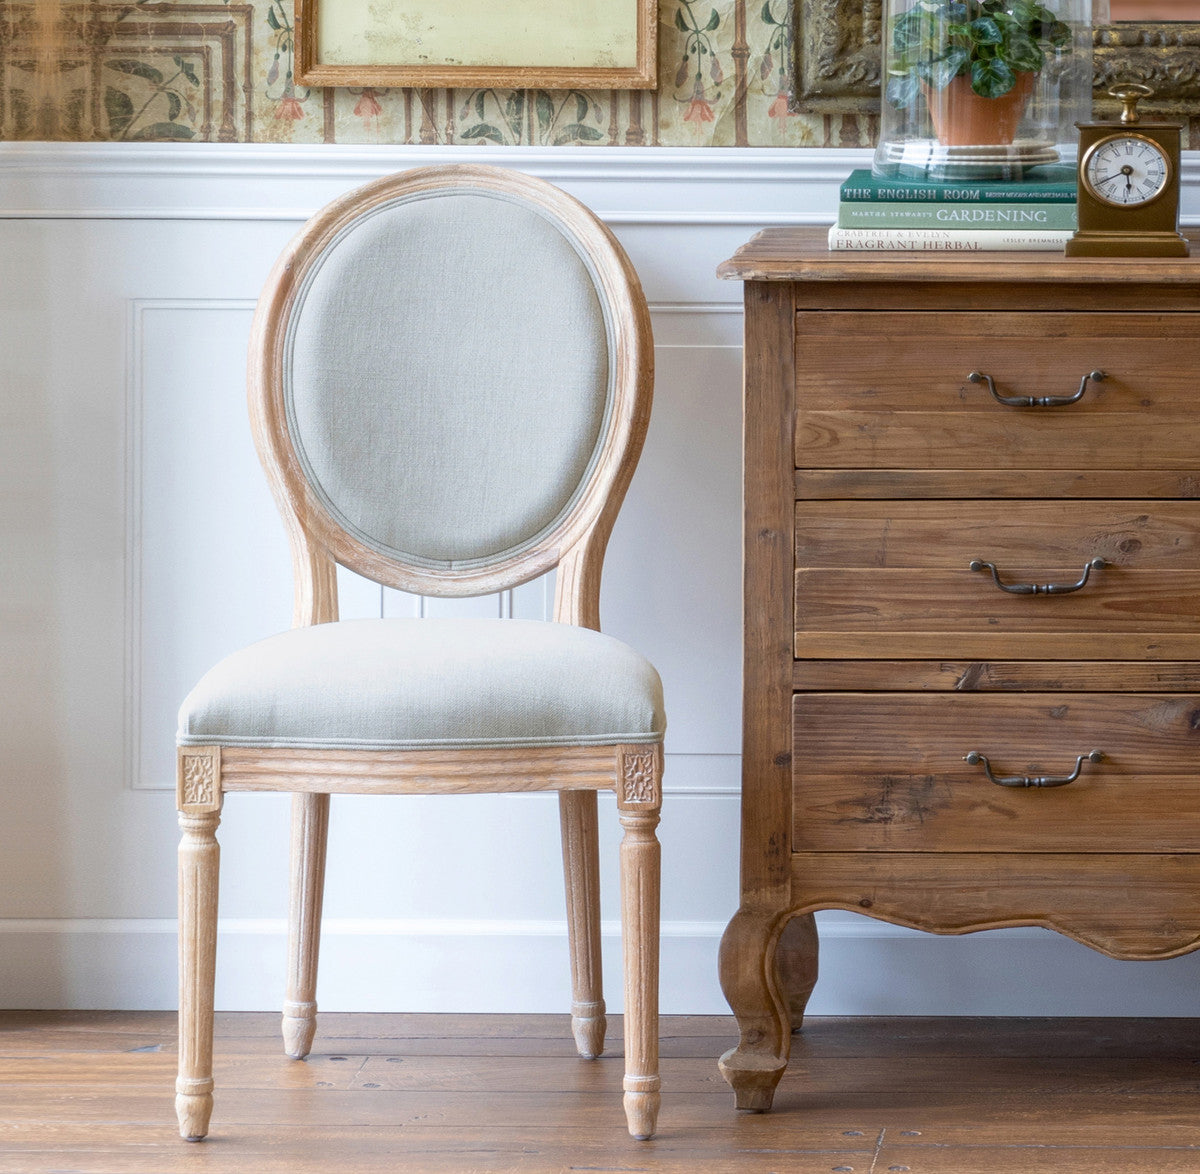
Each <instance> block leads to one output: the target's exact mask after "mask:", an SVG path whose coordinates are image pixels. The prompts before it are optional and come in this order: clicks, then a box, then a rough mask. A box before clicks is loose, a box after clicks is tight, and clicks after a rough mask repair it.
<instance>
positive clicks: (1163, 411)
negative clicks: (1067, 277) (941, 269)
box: [795, 311, 1200, 470]
mask: <svg viewBox="0 0 1200 1174" xmlns="http://www.w3.org/2000/svg"><path fill="white" fill-rule="evenodd" d="M1197 369H1200V315H1195V314H1160V313H1141V314H1116V313H1095V314H1090V313H1045V314H1020V313H994V314H971V313H947V314H943V313H936V314H934V313H928V312H926V313H896V312H854V311H805V312H803V313H801V314H799V315H798V317H797V328H796V382H797V416H796V453H795V459H796V466H797V467H798V468H811V469H838V468H850V469H1047V468H1049V469H1054V468H1059V469H1061V468H1071V469H1081V470H1086V469H1173V468H1177V467H1184V468H1187V467H1190V466H1192V465H1193V464H1194V463H1195V458H1196V447H1197V446H1196V440H1195V399H1196V392H1195V372H1196V370H1197ZM1093 371H1102V372H1104V373H1105V375H1106V377H1105V379H1104V380H1103V381H1102V382H1099V383H1095V382H1090V381H1089V383H1088V385H1087V388H1086V390H1085V392H1084V394H1083V396H1082V398H1081V399H1080V400H1079V401H1078V402H1076V403H1073V404H1069V405H1067V406H1063V407H1047V408H1031V407H1009V406H1005V405H1003V404H1000V403H998V402H996V400H995V399H994V398H993V396H992V394H991V393H990V392H989V390H988V388H987V386H986V385H985V384H984V383H982V382H980V383H972V382H970V381H969V380H968V376H969V375H970V374H971V373H972V372H978V373H980V374H985V375H989V376H991V378H992V379H993V381H994V383H995V387H996V392H997V394H999V395H1002V396H1005V397H1014V396H1016V397H1025V396H1032V397H1045V396H1070V395H1073V394H1074V393H1075V392H1076V391H1077V390H1078V389H1079V386H1080V383H1081V380H1082V379H1083V378H1084V376H1086V375H1088V374H1089V373H1090V372H1093Z"/></svg>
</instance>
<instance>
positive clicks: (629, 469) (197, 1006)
mask: <svg viewBox="0 0 1200 1174" xmlns="http://www.w3.org/2000/svg"><path fill="white" fill-rule="evenodd" d="M463 189H473V190H478V191H484V192H495V193H499V194H502V195H508V196H514V197H517V198H519V199H521V200H523V201H525V202H527V203H530V204H533V205H535V206H537V207H538V208H539V209H540V210H541V212H542V214H543V215H545V216H546V217H547V218H548V219H551V220H552V221H555V222H557V223H559V224H560V225H562V226H563V228H564V230H566V231H568V232H569V233H570V234H571V235H572V236H573V238H574V239H575V241H576V242H577V245H578V247H579V248H580V249H581V250H582V252H583V253H584V254H585V255H586V258H587V260H588V264H589V269H590V271H591V272H592V273H594V274H595V278H596V280H597V282H598V284H599V285H600V287H601V290H600V296H601V297H602V298H603V300H604V302H605V305H606V308H607V310H608V312H609V313H610V314H611V319H612V323H613V326H612V335H613V340H612V344H611V346H612V349H611V351H610V360H611V366H612V374H611V379H612V383H611V396H612V401H611V406H610V411H609V414H608V424H607V427H606V431H605V434H604V440H603V443H602V445H601V448H600V451H599V454H598V456H597V458H596V460H595V461H594V463H593V464H592V466H591V467H590V468H589V471H588V474H587V479H586V481H585V482H584V483H583V484H582V485H581V487H580V492H579V493H578V495H577V497H576V499H575V502H574V504H573V505H572V507H571V509H570V510H569V511H568V512H567V513H566V514H565V515H564V517H563V518H562V519H561V520H560V521H559V522H558V523H557V524H556V525H555V526H554V527H553V528H551V529H550V530H549V531H548V532H547V533H545V534H544V535H542V536H541V537H540V538H539V539H538V541H537V542H534V543H530V544H528V545H527V546H526V547H525V548H524V549H523V551H522V552H521V553H520V554H519V555H513V556H510V557H509V558H507V559H504V560H502V561H500V562H498V563H496V564H494V565H493V566H490V567H488V568H486V569H485V570H483V571H479V570H472V571H462V570H460V569H458V568H447V569H444V570H441V571H436V572H434V571H428V570H425V569H422V568H419V567H415V566H409V565H406V564H404V563H403V562H401V561H400V560H396V559H390V558H387V557H384V556H382V555H380V554H378V553H377V552H375V551H374V550H372V549H371V548H369V547H367V546H365V545H364V544H363V543H361V542H360V541H358V540H357V539H356V538H354V537H353V536H352V535H350V534H349V533H348V532H347V531H345V530H343V529H342V528H341V527H340V526H339V525H338V524H337V522H336V521H335V520H334V519H333V517H332V516H331V515H330V514H329V513H328V512H327V511H326V510H325V508H324V507H323V505H322V503H321V502H320V501H319V500H318V499H317V497H316V495H315V493H314V492H313V488H312V486H311V485H310V484H309V482H308V480H307V479H306V478H305V477H304V476H303V474H302V472H301V469H300V462H299V458H298V456H297V453H296V450H295V448H294V445H293V441H292V437H291V436H290V434H289V432H288V427H287V419H286V413H285V410H284V369H285V365H284V340H285V338H286V335H287V328H288V322H289V320H290V318H291V316H292V314H293V313H294V310H295V303H296V297H297V295H298V291H299V290H300V289H302V288H303V285H304V281H305V278H306V275H307V273H308V271H309V270H310V268H311V267H312V266H313V265H314V264H317V263H319V261H320V260H321V259H322V257H323V255H324V254H325V252H326V251H327V250H328V249H329V248H330V246H331V243H332V242H333V241H334V240H335V239H336V238H337V237H338V236H340V235H341V234H342V233H344V231H345V230H346V229H347V228H348V227H349V226H351V225H353V224H354V223H355V222H357V221H358V220H359V219H360V218H361V217H364V216H369V215H371V214H372V213H373V212H374V211H375V210H376V209H378V208H379V207H380V206H382V205H383V204H385V203H387V202H390V201H392V200H395V199H399V198H403V197H405V196H413V195H417V194H423V195H430V194H432V193H436V192H438V191H460V190H463ZM247 382H248V400H249V408H250V425H251V431H252V433H253V436H254V441H255V447H256V448H257V450H258V454H259V458H260V460H261V461H262V464H263V468H264V471H265V472H266V475H267V480H268V482H269V483H270V486H271V489H272V492H273V493H274V496H275V500H276V504H277V505H278V506H279V510H280V513H281V515H282V517H283V521H284V527H285V529H286V531H287V534H288V540H289V545H290V546H291V552H292V573H293V579H294V591H295V593H294V604H293V613H292V624H293V626H294V627H306V626H309V625H314V624H324V623H332V622H335V621H336V620H337V619H338V581H337V566H338V565H339V564H340V565H342V566H346V567H349V568H351V569H353V570H355V571H357V572H359V573H361V574H362V575H364V576H365V577H367V578H369V579H370V580H372V581H373V582H377V583H380V584H382V585H384V586H385V587H390V588H392V589H394V590H404V591H408V592H422V591H424V592H427V593H435V594H439V593H444V594H447V595H470V594H478V593H481V592H487V591H509V590H511V589H512V587H513V586H515V585H517V584H519V583H523V582H525V581H527V580H529V579H530V578H532V577H534V576H536V575H539V574H544V573H545V572H547V571H548V570H550V569H552V568H556V572H555V604H554V621H555V622H560V623H570V624H576V625H579V626H581V627H588V628H597V629H598V628H599V626H600V578H601V571H602V567H603V561H604V552H605V548H606V546H607V544H608V538H609V535H610V534H611V531H612V527H613V523H614V521H615V519H616V515H617V512H618V510H619V508H620V506H621V502H622V500H623V498H624V496H625V491H626V490H627V488H628V486H629V482H630V480H631V479H632V477H633V471H634V469H635V467H636V465H637V461H638V457H639V456H640V454H641V449H642V444H643V442H644V439H645V434H646V429H647V427H648V424H649V418H650V401H651V397H652V393H653V383H654V366H653V351H652V342H651V333H650V319H649V312H648V310H647V307H646V302H645V298H644V296H643V294H642V291H641V286H640V284H639V282H638V278H637V274H636V273H635V272H634V270H633V268H632V266H631V265H630V263H629V260H628V258H627V257H626V256H625V254H624V252H623V251H622V250H621V248H620V246H619V245H618V244H617V243H616V240H615V238H614V237H613V236H612V234H611V233H610V232H609V231H608V230H607V229H606V228H605V227H604V226H603V225H602V224H601V223H600V222H599V221H597V220H596V219H595V217H594V216H593V215H592V214H591V213H590V212H588V210H587V209H586V208H584V207H583V206H582V205H581V204H579V203H578V202H577V201H575V200H573V199H571V198H570V197H568V196H566V195H565V194H564V193H563V192H561V191H559V190H558V189H556V188H554V187H552V186H550V185H548V184H545V183H543V182H541V181H539V180H530V179H528V178H526V177H525V176H522V175H519V174H517V173H514V172H510V171H505V170H500V169H497V168H495V167H476V166H465V165H458V166H449V167H441V168H424V169H420V170H416V171H412V172H406V173H402V174H400V175H397V176H393V177H387V178H385V179H383V180H379V181H377V182H375V183H373V184H369V185H367V186H366V187H364V188H362V189H359V190H358V191H356V192H353V193H351V194H350V195H348V196H346V197H344V198H342V199H340V200H338V201H335V202H334V203H333V204H332V205H330V206H329V207H328V208H326V209H324V210H323V211H322V212H320V213H319V214H318V215H317V216H315V217H313V218H312V219H311V220H310V221H309V222H308V223H307V224H306V225H305V227H304V229H303V230H302V231H301V232H300V233H299V234H298V235H297V237H296V238H295V240H294V241H293V242H292V243H291V245H289V247H288V248H287V249H285V250H284V252H283V253H282V254H281V255H280V258H279V260H278V261H277V262H276V264H275V266H274V268H273V269H272V271H271V273H270V275H269V276H268V278H267V284H266V287H265V288H264V291H263V294H262V296H261V297H260V299H259V303H258V308H257V309H256V311H255V317H254V323H253V325H252V327H251V332H250V358H249V370H248V381H247ZM178 760H179V767H178V787H179V792H178V805H179V808H180V813H181V820H184V821H185V822H184V832H185V834H184V839H183V842H182V843H181V846H180V871H179V884H180V905H181V908H183V909H187V910H188V911H189V916H188V918H187V919H186V920H185V919H183V918H181V938H180V940H181V946H180V1007H179V1036H180V1061H179V1064H180V1067H179V1083H178V1086H177V1091H178V1099H177V1104H176V1111H177V1114H178V1117H179V1127H180V1134H181V1136H183V1137H184V1138H186V1139H188V1140H191V1141H195V1140H198V1139H200V1138H202V1137H204V1136H205V1135H206V1133H207V1131H208V1119H209V1116H210V1115H211V1112H212V1095H211V1085H212V1079H211V1064H212V1019H213V991H214V984H215V969H214V959H215V949H216V924H217V905H216V868H217V858H218V857H217V848H216V839H215V835H214V833H215V826H216V825H215V814H214V815H213V817H212V818H211V819H209V818H208V813H209V812H210V811H211V812H214V813H215V811H216V810H219V806H220V802H221V796H222V793H223V791H224V790H230V791H232V790H239V789H240V790H267V791H270V790H288V791H291V792H293V794H294V799H293V817H292V851H291V856H292V869H291V873H292V896H291V919H290V932H289V951H288V953H289V960H288V991H287V998H286V1000H285V1003H284V1013H283V1033H284V1044H285V1050H286V1051H287V1053H288V1054H289V1055H291V1056H293V1057H296V1058H303V1057H304V1056H306V1055H307V1054H308V1052H309V1050H310V1048H311V1047H312V1040H313V1035H314V1033H315V1030H316V981H317V959H318V953H319V947H320V919H321V908H322V899H323V898H322V891H323V883H324V874H325V860H326V838H327V829H328V815H329V795H330V794H331V793H335V792H336V793H355V792H358V793H362V792H364V791H365V792H373V793H375V794H410V795H411V794H422V795H430V794H447V793H451V794H479V793H481V792H488V791H499V792H511V791H536V790H546V789H554V790H557V791H559V792H560V799H559V802H560V808H561V811H562V832H563V835H562V851H563V861H564V872H565V875H566V888H567V904H568V922H569V926H570V933H569V948H570V951H571V954H572V980H573V981H572V987H573V994H574V996H575V998H574V1001H573V1007H572V1026H573V1029H574V1033H575V1036H576V1040H577V1044H578V1048H579V1051H580V1053H581V1054H582V1055H583V1056H584V1057H586V1058H593V1057H594V1056H596V1055H598V1054H599V1052H600V1050H601V1049H602V1047H603V1036H604V1009H603V997H602V994H601V987H600V967H599V947H600V933H599V925H600V899H599V866H598V859H599V849H598V829H597V821H596V818H595V813H596V802H595V794H594V792H595V790H609V789H612V790H615V791H616V795H617V806H618V809H619V811H620V813H621V815H620V820H621V824H622V826H623V827H624V828H625V837H624V839H623V841H622V845H621V850H620V861H621V888H622V901H621V925H622V945H623V950H624V960H625V1000H624V1006H625V1023H626V1030H625V1073H626V1074H625V1085H624V1087H625V1096H624V1104H625V1114H626V1119H627V1124H628V1128H629V1132H630V1133H631V1134H632V1135H633V1136H634V1137H636V1138H638V1139H642V1140H644V1139H646V1138H649V1137H652V1136H653V1134H654V1131H655V1124H656V1121H657V1117H658V1110H659V1104H660V1095H659V1076H658V932H659V916H660V914H659V890H660V854H659V846H658V841H657V839H656V837H655V834H654V829H655V827H656V826H657V824H658V819H659V809H660V808H661V805H662V769H663V762H662V747H661V745H658V744H646V745H640V744H639V745H630V746H617V747H613V746H607V747H598V746H578V747H572V746H564V747H555V748H553V749H549V750H543V749H539V748H534V749H527V750H514V749H503V750H476V749H465V750H440V751H412V750H401V751H351V752H346V751H326V750H310V751H290V750H282V751H281V750H277V749H265V750H264V749H258V748H254V749H246V748H241V749H238V750H236V751H233V750H231V751H230V752H229V753H223V752H221V751H219V750H217V751H214V752H212V753H208V752H207V748H202V749H200V750H197V749H195V748H192V747H188V746H181V747H180V748H179V751H178ZM582 787H589V788H592V794H591V795H590V801H585V800H584V799H583V798H582V797H581V796H580V795H579V794H578V793H577V791H578V789H579V788H582ZM200 812H203V813H204V814H205V819H206V822H204V823H203V826H202V827H201V826H199V825H197V824H195V817H196V816H197V814H198V813H200Z"/></svg>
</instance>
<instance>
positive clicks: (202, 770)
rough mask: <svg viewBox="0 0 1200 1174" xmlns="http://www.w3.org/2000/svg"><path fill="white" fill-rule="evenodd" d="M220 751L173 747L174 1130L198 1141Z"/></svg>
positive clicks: (204, 1098) (209, 1029)
mask: <svg viewBox="0 0 1200 1174" xmlns="http://www.w3.org/2000/svg"><path fill="white" fill-rule="evenodd" d="M220 769H221V768H220V751H219V750H218V749H216V748H201V747H187V748H183V749H181V750H180V753H179V828H180V831H181V832H182V836H181V838H180V841H179V1074H178V1077H177V1079H176V1081H175V1115H176V1116H177V1117H178V1119H179V1135H180V1136H181V1137H183V1138H185V1139H186V1140H188V1141H199V1140H200V1139H201V1138H203V1137H204V1136H205V1135H206V1134H207V1133H208V1122H209V1118H210V1117H211V1116H212V1106H213V1098H212V1091H213V1079H212V1050H213V988H214V985H215V983H216V965H217V881H218V873H219V866H220V856H221V850H220V848H219V847H218V846H217V837H216V831H217V825H218V824H219V823H220V822H221V793H220V785H219V780H220Z"/></svg>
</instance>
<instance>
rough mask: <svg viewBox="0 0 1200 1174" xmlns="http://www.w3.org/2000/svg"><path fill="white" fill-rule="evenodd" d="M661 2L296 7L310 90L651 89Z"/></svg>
mask: <svg viewBox="0 0 1200 1174" xmlns="http://www.w3.org/2000/svg"><path fill="white" fill-rule="evenodd" d="M657 31H658V4H657V2H656V0H553V2H552V3H551V2H550V0H499V2H497V0H371V3H369V4H368V3H364V0H296V80H297V81H298V82H300V83H301V84H302V85H306V86H376V87H380V88H384V87H388V86H416V87H432V88H437V89H442V88H446V89H457V88H464V87H476V86H498V87H502V88H510V89H534V88H539V89H549V90H553V89H558V90H568V89H588V90H608V89H625V90H649V89H654V88H655V84H656V64H657V61H656V55H657Z"/></svg>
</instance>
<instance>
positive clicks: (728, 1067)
mask: <svg viewBox="0 0 1200 1174" xmlns="http://www.w3.org/2000/svg"><path fill="white" fill-rule="evenodd" d="M778 926H779V915H778V913H776V912H773V911H765V910H758V909H741V910H739V911H738V912H737V913H736V914H734V917H733V920H732V921H730V923H729V926H728V928H727V929H726V930H725V934H724V936H723V937H722V938H721V958H720V966H721V989H722V990H723V991H724V992H725V998H726V999H728V1000H729V1005H730V1007H732V1008H733V1013H734V1015H735V1016H737V1021H738V1027H739V1029H740V1030H741V1041H740V1042H739V1044H738V1046H737V1047H736V1048H732V1049H731V1050H730V1051H728V1052H726V1053H725V1054H724V1055H723V1056H722V1057H721V1059H720V1061H719V1062H718V1066H719V1067H720V1070H721V1075H722V1076H723V1077H725V1079H726V1080H727V1081H728V1082H729V1084H730V1086H731V1087H732V1088H733V1091H734V1096H735V1103H736V1105H737V1107H738V1108H739V1109H745V1110H748V1111H750V1112H754V1113H765V1112H766V1111H767V1110H768V1109H769V1108H770V1107H771V1102H772V1101H773V1100H774V1099H775V1086H776V1085H777V1084H778V1083H779V1079H780V1077H781V1076H782V1075H783V1072H784V1069H785V1068H787V1062H788V1053H789V1050H790V1046H791V1031H792V1020H791V1014H790V1012H789V1009H788V1006H787V1003H786V1002H785V1000H784V998H783V995H782V992H781V990H780V984H779V976H778V974H777V972H776V968H775V949H776V946H777V944H778V941H779V931H778Z"/></svg>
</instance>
